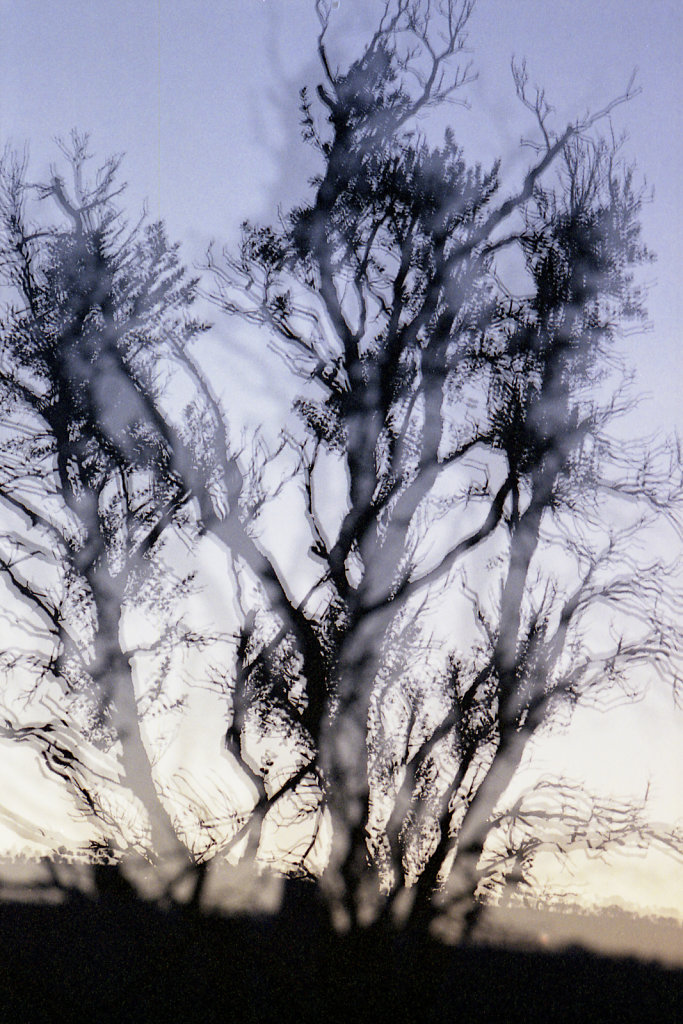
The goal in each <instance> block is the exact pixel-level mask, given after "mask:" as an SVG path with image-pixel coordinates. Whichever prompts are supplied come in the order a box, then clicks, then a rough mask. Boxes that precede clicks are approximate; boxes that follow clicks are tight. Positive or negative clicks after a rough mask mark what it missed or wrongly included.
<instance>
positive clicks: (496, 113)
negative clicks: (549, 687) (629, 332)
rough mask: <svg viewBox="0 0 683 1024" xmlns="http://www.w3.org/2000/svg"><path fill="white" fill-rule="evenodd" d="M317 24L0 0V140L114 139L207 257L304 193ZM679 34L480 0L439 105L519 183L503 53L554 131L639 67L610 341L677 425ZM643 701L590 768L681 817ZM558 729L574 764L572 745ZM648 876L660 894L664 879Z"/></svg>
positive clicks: (651, 15) (299, 0)
mask: <svg viewBox="0 0 683 1024" xmlns="http://www.w3.org/2000/svg"><path fill="white" fill-rule="evenodd" d="M368 9H370V10H373V9H374V8H372V5H370V4H367V3H365V0H340V3H339V6H338V9H337V10H336V11H335V12H334V14H333V21H332V26H333V29H334V26H335V20H337V19H338V22H339V25H340V26H342V29H341V30H340V31H341V33H342V34H341V40H340V44H339V45H340V46H341V47H342V48H343V47H344V45H346V46H347V47H348V48H350V49H351V50H352V49H353V39H354V33H356V32H360V31H361V29H362V27H363V24H367V23H368V21H369V18H370V15H369V13H368ZM317 29H318V24H317V21H316V18H315V15H314V10H313V0H215V2H212V3H197V2H196V0H149V2H147V3H144V2H142V3H141V2H140V0H135V2H134V0H0V62H1V63H0V134H1V135H2V140H3V146H4V145H5V144H11V145H12V146H15V147H18V148H21V147H23V146H24V144H28V145H29V146H30V149H31V153H32V174H33V175H34V177H35V178H36V179H40V178H42V177H44V176H45V174H46V173H47V169H48V165H49V162H50V161H51V160H55V159H57V158H58V153H57V150H56V148H55V147H54V145H53V144H52V141H51V140H52V139H53V138H54V137H55V136H66V135H68V133H69V131H70V130H71V128H72V127H78V128H79V129H82V130H88V131H90V132H91V133H92V149H93V151H94V153H95V155H96V156H97V157H100V158H102V159H104V157H106V156H107V155H108V154H109V153H111V152H122V151H123V152H125V153H126V159H125V163H124V177H125V178H126V179H127V180H128V181H129V183H130V187H129V192H128V199H127V206H128V210H129V212H130V215H131V217H134V216H135V214H136V212H137V210H138V209H139V208H140V207H141V205H142V203H143V200H145V199H147V200H148V204H149V212H150V216H151V217H153V218H156V217H162V218H164V219H165V220H166V221H167V223H168V226H169V230H170V235H171V238H172V239H177V240H179V241H181V242H182V245H183V254H184V257H185V259H186V260H187V261H188V262H190V263H192V262H196V261H201V259H202V256H203V253H204V251H205V247H206V244H207V242H208V241H209V240H210V239H211V238H215V239H217V240H218V242H219V243H220V242H222V241H224V240H234V238H235V236H236V232H237V229H238V227H239V224H240V222H241V221H242V220H243V219H245V217H249V218H252V219H259V218H260V217H263V218H271V217H273V216H274V215H275V213H276V211H277V206H278V204H279V203H280V202H282V203H283V205H284V206H285V207H286V206H287V204H288V202H291V201H293V200H295V199H296V198H298V197H300V196H302V195H303V194H304V193H305V186H306V179H307V177H308V176H309V175H310V174H311V173H312V171H313V170H314V166H313V164H312V163H311V151H310V150H309V149H307V148H306V147H305V146H304V145H303V143H301V142H300V140H299V138H298V129H297V124H298V120H299V115H298V109H297V102H298V90H299V88H300V87H301V85H303V84H308V85H309V86H310V87H311V88H313V87H314V86H315V85H316V84H317V82H318V81H319V77H320V76H319V73H318V67H317V62H316V56H315V37H316V33H317ZM682 42H683V13H682V9H681V5H680V2H679V0H649V2H647V3H644V2H643V0H601V2H600V3H596V2H595V0H573V2H572V3H568V2H565V3H556V4H551V3H547V2H541V0H509V2H508V0H480V3H479V6H478V8H477V11H476V13H475V15H474V17H473V20H472V24H471V29H470V44H471V50H472V53H471V58H472V60H473V63H474V66H475V68H476V69H477V70H478V72H479V78H478V80H477V81H476V82H474V83H473V84H472V85H471V86H469V87H468V90H467V95H468V98H469V99H470V101H471V110H465V109H463V108H461V107H453V108H451V114H450V115H449V116H450V117H451V119H452V122H453V124H454V127H455V129H456V136H457V137H458V138H462V139H463V143H464V145H465V148H466V152H470V153H472V155H473V156H474V157H476V158H478V159H481V160H483V161H484V162H485V163H490V162H491V161H492V160H493V159H494V158H495V157H496V156H497V155H501V156H502V157H503V159H504V166H505V161H507V167H508V171H507V174H508V178H507V180H509V181H510V182H511V184H512V183H515V182H517V183H518V182H519V180H520V178H521V174H522V173H523V167H522V165H521V164H520V162H519V156H518V154H519V148H518V142H519V138H520V135H522V134H524V133H527V134H528V133H529V132H530V131H532V129H533V125H532V124H531V121H530V118H529V117H528V115H526V114H525V113H524V111H522V110H521V109H520V107H519V104H518V103H517V102H516V100H515V98H514V90H513V86H512V80H511V76H510V70H509V65H510V58H511V57H512V56H513V55H515V56H516V57H518V58H521V57H526V58H527V61H528V66H529V71H530V74H531V77H532V80H533V81H538V82H539V83H540V84H541V85H543V86H544V87H545V88H546V90H547V95H548V99H549V101H550V102H551V103H552V104H553V105H554V106H555V107H556V108H557V124H558V126H562V125H564V124H565V123H566V121H567V120H569V119H571V118H573V117H575V116H576V115H577V114H582V113H584V112H585V111H586V109H592V110H595V109H599V108H601V107H602V106H604V104H605V103H607V102H608V101H609V100H610V99H612V98H613V97H615V96H616V95H619V94H620V93H621V92H623V90H624V88H625V86H626V83H627V82H628V80H629V77H630V74H631V72H632V70H633V69H634V68H638V83H639V84H640V86H641V88H642V92H641V94H640V95H639V96H637V97H636V98H635V99H634V100H633V101H632V102H631V103H629V104H628V105H626V106H624V107H620V108H619V109H618V110H617V111H615V114H614V124H615V127H616V129H617V131H621V130H622V129H627V130H628V132H629V135H630V138H629V141H628V142H627V143H626V149H625V152H626V153H627V154H628V156H629V157H630V158H632V159H633V160H635V162H636V163H637V166H638V173H639V174H641V175H642V176H643V177H644V178H645V179H646V180H647V182H648V184H649V185H651V186H652V187H653V188H654V200H653V202H652V203H650V204H649V205H648V206H647V207H646V209H645V212H644V215H643V224H644V237H645V240H646V242H647V243H648V244H649V246H650V247H651V248H652V249H653V250H654V251H655V252H656V253H657V255H658V262H657V263H656V264H655V265H654V266H653V267H650V268H648V269H647V271H645V272H644V280H646V281H647V282H648V283H649V286H650V301H649V307H650V317H651V320H652V327H651V329H650V330H649V331H648V333H646V334H643V335H639V336H633V337H630V338H628V339H627V340H626V341H625V342H624V348H625V351H626V353H627V355H628V356H629V357H630V358H631V359H632V360H633V362H634V364H635V367H636V371H637V374H638V381H639V384H640V385H641V386H642V388H644V389H645V390H647V391H649V392H651V393H652V394H653V396H654V398H653V399H652V400H650V401H649V402H646V403H645V404H644V406H643V407H642V410H641V412H640V413H639V416H640V417H641V418H640V419H639V421H638V424H639V429H640V430H641V432H642V433H646V432H647V431H648V430H649V429H654V428H659V429H662V430H669V429H671V428H672V427H678V429H679V430H681V431H683V404H682V403H681V400H680V395H681V392H682V388H681V380H682V377H683V354H682V352H681V344H680V338H679V336H680V324H681V322H683V301H682V299H681V280H680V278H681V269H680V268H681V266H682V265H683V258H682V257H683V253H682V251H681V248H682V247H681V235H682V227H681V224H682V219H681V206H680V203H681V194H682V192H683V189H681V184H682V183H683V182H682V170H681V169H682V167H683V141H682V140H683V130H682V129H683V125H682V124H681V104H680V101H679V99H678V97H679V96H680V95H681V91H682V90H681V86H682V85H683V73H682V72H681V64H680V48H681V43H682ZM215 358H216V359H217V360H219V359H220V356H216V357H215ZM271 367H272V363H270V362H269V361H268V360H266V361H265V362H263V363H261V362H258V360H257V361H256V362H255V364H254V365H253V366H252V367H251V370H252V372H251V374H250V375H242V376H240V380H239V383H238V384H237V385H234V384H233V385H231V386H232V387H235V386H236V387H237V389H238V391H241V401H242V403H243V404H245V405H248V404H249V402H250V401H251V400H252V398H253V396H254V395H255V394H256V393H257V392H258V391H259V390H262V389H263V387H264V386H268V387H272V388H273V390H274V391H276V390H277V388H276V386H275V385H274V384H273V383H272V381H270V378H269V373H270V371H271ZM247 377H249V380H248V379H247ZM249 381H251V388H252V390H251V391H250V390H249V387H250V383H249ZM239 400H240V399H238V401H239ZM648 714H649V715H651V718H649V719H647V720H646V721H642V722H641V724H640V725H638V724H637V723H636V724H635V725H634V721H635V720H634V719H633V718H632V719H630V720H629V724H627V725H626V726H625V727H624V729H623V730H622V731H621V732H620V731H619V729H618V728H614V727H613V728H612V730H611V731H610V733H609V735H605V730H604V723H603V724H601V721H599V720H597V719H596V720H593V719H590V716H588V718H587V719H586V721H585V723H584V729H585V731H584V733H583V737H584V740H583V742H584V744H585V746H586V751H584V753H585V756H586V757H587V758H588V761H591V758H592V761H591V763H592V765H593V767H592V769H591V772H589V774H591V773H592V775H591V777H596V778H601V777H604V778H606V779H609V782H608V783H607V784H608V785H610V786H611V787H613V786H615V785H616V786H617V787H618V784H619V773H620V772H622V776H621V777H622V779H623V773H624V772H626V773H628V772H630V771H633V767H634V763H635V764H636V766H637V764H638V759H641V760H643V759H645V760H647V762H648V764H647V769H646V770H645V771H643V772H642V778H643V779H644V780H647V777H648V776H650V777H655V778H657V779H660V780H661V785H662V786H663V787H664V789H665V790H666V792H667V794H668V796H667V799H666V800H664V801H663V805H662V806H660V805H659V804H658V805H657V809H658V812H660V813H661V814H664V813H665V811H667V809H668V811H669V812H670V813H671V815H672V816H673V817H678V816H683V797H682V796H681V794H680V789H679V794H678V798H677V797H676V794H675V790H674V787H673V785H672V782H671V779H672V777H673V778H674V779H675V778H676V776H677V773H678V775H679V776H680V775H681V771H682V769H683V761H682V759H681V754H680V745H679V744H678V738H679V737H680V728H681V715H680V713H678V718H676V715H675V714H674V712H673V709H672V707H670V706H669V704H667V702H666V698H665V697H664V696H661V695H657V697H656V699H655V700H654V701H653V702H652V706H651V707H650V708H649V710H648ZM641 726H642V732H641V731H640V729H641ZM557 742H558V748H557V749H560V748H562V749H563V750H564V755H563V756H564V757H566V760H567V763H569V762H570V761H571V743H572V739H571V738H567V737H566V736H565V737H561V738H560V739H559V740H558V741H557ZM598 747H599V749H598ZM634 750H635V754H634ZM21 756H22V758H23V756H24V755H21ZM22 763H23V762H22ZM620 766H621V767H620ZM0 772H1V769H0ZM636 774H637V773H636ZM612 776H615V778H612ZM667 777H668V782H667ZM638 778H640V776H638ZM634 785H635V783H634ZM676 877H678V878H679V880H680V877H681V876H680V873H679V874H678V876H676ZM656 881H657V884H658V885H659V889H658V890H657V891H660V890H661V891H662V892H664V891H666V889H667V887H668V881H667V879H666V878H661V879H658V880H656ZM625 884H626V883H625ZM650 898H651V897H650ZM662 898H663V899H664V896H663V897H662ZM681 898H683V897H676V900H677V901H678V902H677V903H676V905H677V906H678V905H680V906H681V909H682V912H683V904H681V902H680V900H681ZM672 901H673V896H672Z"/></svg>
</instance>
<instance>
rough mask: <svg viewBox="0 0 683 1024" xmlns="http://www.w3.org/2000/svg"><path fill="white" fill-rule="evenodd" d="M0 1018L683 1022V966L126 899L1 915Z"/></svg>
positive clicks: (27, 1023) (12, 909) (17, 909)
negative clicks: (333, 927)
mask: <svg viewBox="0 0 683 1024" xmlns="http://www.w3.org/2000/svg"><path fill="white" fill-rule="evenodd" d="M0 942H1V943H2V951H3V952H2V960H1V966H0V1007H1V1010H0V1020H1V1021H2V1022H3V1024H4V1022H17V1024H19V1022H21V1024H31V1022H33V1021H35V1022H41V1024H42V1022H50V1021H65V1022H76V1021H80V1020H83V1021H101V1022H107V1024H113V1022H116V1021H126V1022H135V1021H157V1020H158V1021H167V1022H175V1021H179V1022H184V1021H189V1020H194V1019H197V1020H202V1021H219V1020H220V1021H233V1020H234V1021H240V1022H244V1024H251V1022H255V1024H257V1022H258V1024H263V1022H267V1021H278V1022H280V1021H293V1022H294V1021H297V1022H305V1021H321V1022H323V1021H324V1022H335V1021H340V1022H341V1021H344V1022H347V1021H376V1020H389V1021H392V1022H394V1024H401V1022H411V1024H412V1022H415V1024H421V1022H431V1021H434V1022H441V1021H443V1022H454V1024H455V1022H459V1021H467V1022H468V1024H469V1022H476V1021H492V1022H498V1021H500V1022H504V1024H508V1022H513V1021H524V1022H527V1024H528V1022H530V1021H551V1022H554V1021H576V1022H581V1024H588V1022H593V1021H614V1022H619V1024H623V1022H627V1021H633V1022H638V1024H642V1022H645V1021H650V1020H656V1021H659V1022H673V1021H676V1020H680V1019H682V1017H681V1012H682V1011H683V971H680V970H677V971H676V970H670V969H666V968H663V967H660V966H658V965H654V964H647V963H641V962H639V961H636V960H632V959H628V960H627V959H621V960H610V959H606V958H603V957H599V956H596V955H594V954H590V953H587V952H585V951H583V950H580V949H578V948H573V949H570V950H568V951H565V952H564V953H562V954H547V953H540V952H528V951H527V952H525V951H521V950H509V949H508V950H505V949H501V948H494V947H482V946H471V947H468V948H453V947H447V946H443V945H440V944H438V943H436V942H434V941H431V940H427V939H424V938H419V937H415V936H408V935H407V934H406V933H396V934H386V933H385V934H381V935H378V934H374V933H371V932H366V933H358V932H356V933H355V934H349V935H346V936H343V935H338V934H334V933H332V932H331V931H330V930H329V929H328V928H326V927H325V926H324V925H323V924H322V923H321V922H320V921H318V920H316V919H315V918H314V917H313V916H311V915H310V914H309V913H304V914H302V913H301V911H299V910H296V909H294V908H291V907H290V909H289V910H288V911H287V912H286V913H281V914H280V915H279V916H277V917H260V918H255V917H251V918H246V917H243V918H224V917H218V916H212V915H199V914H196V913H192V912H189V911H187V910H182V909H178V908H174V909H173V910H168V911H163V910H161V909H160V908H159V907H158V906H157V905H154V904H148V903H144V902H142V901H140V900H137V899H135V898H132V897H126V896H125V895H124V894H122V893H111V894H110V895H109V896H108V897H105V898H100V900H99V901H97V902H96V901H94V900H90V899H88V898H86V897H82V898H70V899H69V900H68V901H67V902H65V903H62V904H58V905H54V904H53V905H49V904H37V903H17V902H12V903H10V902H5V903H2V904H0Z"/></svg>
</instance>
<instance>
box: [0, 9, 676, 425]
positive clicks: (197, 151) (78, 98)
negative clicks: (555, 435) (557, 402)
mask: <svg viewBox="0 0 683 1024" xmlns="http://www.w3.org/2000/svg"><path fill="white" fill-rule="evenodd" d="M375 7H376V5H374V6H373V4H372V3H366V2H365V0H363V2H361V0H339V4H338V6H337V9H336V10H335V11H334V12H333V23H332V35H333V37H335V38H336V40H337V44H338V45H339V46H340V48H341V50H343V48H344V47H346V49H347V51H351V52H352V50H353V45H354V35H355V34H356V33H359V32H361V31H362V28H363V26H364V25H368V24H370V22H371V18H372V13H373V11H374V10H375ZM0 12H1V15H0V18H1V23H0V60H1V65H0V66H1V67H2V71H1V72H0V131H1V134H2V137H3V140H4V142H7V141H9V142H11V143H13V144H14V145H18V146H23V144H24V143H25V142H27V141H28V142H29V143H30V145H31V150H32V153H33V156H34V168H35V173H36V175H40V174H41V173H44V172H45V171H46V169H47V164H48V162H49V160H50V159H53V158H54V156H55V153H56V150H55V149H54V147H53V146H52V145H51V140H52V138H53V137H54V136H55V135H66V134H67V133H68V132H69V130H70V129H71V128H72V127H74V126H76V127H78V128H80V129H84V130H88V131H91V132H92V140H93V149H94V151H95V152H96V154H97V155H100V156H102V157H104V156H105V155H108V154H109V153H110V152H112V151H114V152H121V151H124V152H125V153H126V154H127V156H126V162H125V166H124V169H125V174H126V177H127V179H128V180H129V182H130V189H129V203H130V205H131V208H132V209H131V212H135V211H136V209H137V208H138V207H139V206H140V204H141V202H142V199H143V197H147V198H148V200H149V209H150V214H151V215H152V216H153V217H157V216H162V217H163V218H165V219H166V220H167V222H168V225H169V228H170V231H171V234H172V236H173V237H175V238H178V239H180V240H182V241H183V243H184V246H185V249H184V251H185V255H186V258H187V259H189V260H190V261H194V260H200V259H201V256H202V252H203V249H204V246H205V243H206V241H207V240H208V239H209V238H211V237H215V238H216V239H218V240H219V241H224V240H226V239H230V238H234V235H235V231H236V228H237V226H238V225H239V223H240V222H241V220H242V219H244V217H246V216H250V217H255V218H258V217H259V216H272V215H273V213H274V212H275V210H276V208H277V205H278V203H284V204H285V205H286V204H287V202H288V201H289V200H291V199H292V198H296V197H297V196H300V195H301V194H302V192H303V191H304V190H305V183H306V179H307V176H308V175H309V174H310V173H311V170H312V165H311V163H310V161H311V159H312V156H311V151H310V150H309V149H307V147H305V146H302V145H301V143H300V141H299V139H298V131H297V121H298V112H297V93H298V89H299V87H300V86H301V85H302V84H304V83H306V82H308V83H309V84H310V85H315V83H316V82H317V81H318V68H317V65H316V57H315V45H314V44H315V35H316V32H317V27H318V24H317V20H316V18H315V14H314V9H313V0H217V2H214V3H197V2H196V0H149V2H147V3H140V2H133V0H60V2H50V0H20V2H17V0H0ZM682 29H683V13H682V8H681V5H680V3H679V2H677V0H648V2H647V3H644V2H642V0H601V2H600V3H596V2H595V0H573V2H572V3H559V4H550V3H546V2H540V0H514V2H513V0H481V2H480V3H479V5H478V8H477V10H476V12H475V15H474V17H473V19H472V22H471V30H470V43H471V51H472V52H471V58H472V60H473V61H474V64H475V66H476V68H477V70H478V71H479V79H478V81H477V82H476V83H475V84H473V85H472V86H470V87H469V89H468V90H467V93H468V96H469V99H470V100H471V104H472V108H471V111H469V112H468V111H466V110H463V109H462V108H459V107H453V108H451V109H450V111H449V113H448V116H449V118H450V119H451V120H452V123H453V125H454V127H455V130H456V133H457V135H458V137H459V138H461V139H463V141H464V142H465V145H466V147H467V149H468V151H469V152H471V153H472V154H473V155H474V156H477V157H480V158H482V159H483V160H484V161H489V160H491V159H493V158H494V157H495V156H496V155H502V156H503V157H504V158H506V159H507V161H508V166H509V168H510V174H511V178H510V180H511V181H512V180H514V171H515V170H519V171H521V164H520V162H519V148H518V141H519V138H520V135H521V134H522V133H524V132H526V133H528V132H529V131H530V130H531V128H532V125H531V123H530V119H529V117H528V115H527V114H525V112H524V111H523V110H522V109H521V108H520V106H519V104H518V103H517V102H516V100H515V98H514V91H513V88H512V82H511V77H510V70H509V65H510V58H511V56H512V55H513V54H514V55H516V56H517V57H518V58H519V57H526V58H527V60H528V63H529V69H530V72H531V75H532V78H533V80H534V81H535V82H538V83H540V84H542V85H543V86H544V87H545V88H546V90H547V94H548V98H549V99H550V101H551V102H552V103H553V105H554V106H555V107H556V109H557V123H558V125H560V126H561V125H563V124H564V123H565V122H566V121H567V120H568V119H570V118H572V117H575V116H576V115H577V114H581V113H583V112H585V110H586V109H593V110H595V109H598V108H600V107H601V106H603V105H604V104H605V103H606V102H607V101H609V100H610V99H612V98H613V97H614V96H616V95H618V94H619V93H620V92H622V91H623V89H624V87H625V84H626V82H627V80H628V78H629V76H630V74H631V71H632V70H633V69H634V68H638V69H639V73H638V81H639V83H640V85H641V87H642V92H641V94H640V95H639V96H638V97H637V98H636V99H635V100H634V101H633V102H632V103H630V104H628V105H627V106H626V107H624V108H621V109H620V110H618V111H617V112H615V115H614V122H615V127H616V129H617V130H618V131H621V130H622V129H623V128H627V129H628V131H629V134H630V141H629V143H628V145H627V150H626V152H627V153H628V155H629V156H630V157H632V158H633V159H634V160H635V161H637V164H638V167H639V169H640V173H641V174H642V175H643V177H645V178H646V179H647V181H648V182H649V184H650V185H652V186H653V187H654V189H655V198H654V201H653V203H652V204H651V205H650V206H649V207H648V208H647V210H646V212H645V216H644V225H645V233H646V238H647V241H648V242H649V244H650V246H651V247H652V248H653V249H654V250H655V251H656V252H657V254H658V257H659V259H658V262H657V264H656V265H655V266H654V267H652V268H650V269H649V270H648V272H647V275H646V279H647V280H648V281H649V282H651V292H650V303H649V305H650V313H651V318H652V321H653V327H652V330H651V331H650V332H649V333H648V334H647V335H645V336H643V337H639V338H636V339H632V340H630V341H629V342H628V350H629V352H630V353H631V355H632V356H633V357H634V358H635V361H636V364H637V368H638V371H639V373H640V375H641V380H642V384H643V387H644V388H646V389H647V390H649V391H652V392H654V393H656V401H655V402H653V403H651V405H650V406H649V408H647V407H646V408H645V410H644V411H643V415H645V416H646V417H647V420H648V421H649V422H650V423H651V425H653V426H654V425H655V423H657V424H658V425H661V426H666V425H667V424H670V423H677V425H678V426H679V427H680V426H683V411H681V403H680V401H679V398H678V393H679V387H678V384H679V380H680V378H681V376H682V373H681V371H682V370H683V356H682V355H681V354H680V345H679V336H680V323H681V318H682V314H683V306H682V301H681V288H680V287H679V284H680V269H679V268H680V266H681V262H682V260H681V207H680V197H681V194H682V192H683V190H682V189H681V183H682V182H681V178H682V171H681V168H682V167H683V142H682V139H683V131H682V130H681V129H682V125H681V104H680V102H679V99H678V98H679V96H680V95H681V85H682V84H683V81H682V78H683V75H682V73H681V64H680V46H681V41H682V40H683V31H682Z"/></svg>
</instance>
